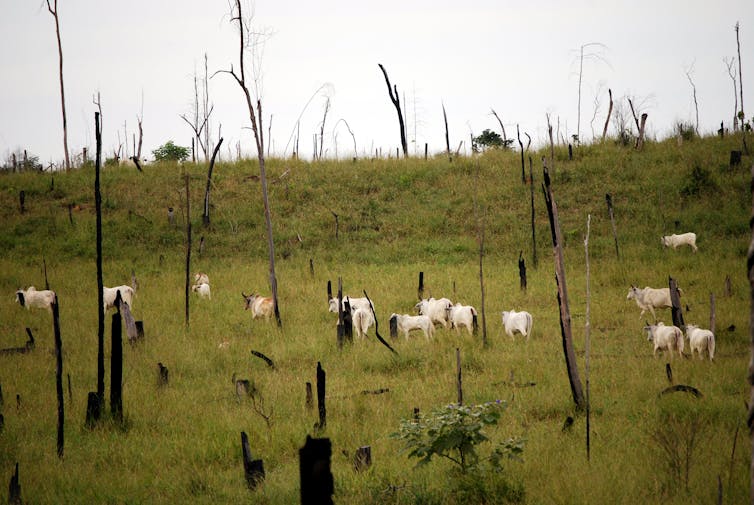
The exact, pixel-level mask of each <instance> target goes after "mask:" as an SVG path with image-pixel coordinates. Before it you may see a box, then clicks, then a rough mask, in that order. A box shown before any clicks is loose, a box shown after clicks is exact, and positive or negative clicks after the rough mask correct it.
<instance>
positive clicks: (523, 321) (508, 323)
mask: <svg viewBox="0 0 754 505" xmlns="http://www.w3.org/2000/svg"><path fill="white" fill-rule="evenodd" d="M531 325H532V317H531V314H529V313H528V312H526V311H525V310H522V311H521V312H516V311H515V310H504V311H503V326H505V333H507V334H508V336H509V337H510V338H512V339H514V340H515V337H514V336H513V335H514V334H515V333H520V334H521V335H523V336H524V337H526V340H529V335H530V334H531Z"/></svg>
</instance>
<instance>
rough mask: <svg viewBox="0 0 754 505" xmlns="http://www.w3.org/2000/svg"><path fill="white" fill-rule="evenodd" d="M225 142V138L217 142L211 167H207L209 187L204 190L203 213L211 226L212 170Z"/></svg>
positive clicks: (205, 222)
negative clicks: (210, 193) (210, 196)
mask: <svg viewBox="0 0 754 505" xmlns="http://www.w3.org/2000/svg"><path fill="white" fill-rule="evenodd" d="M222 144H223V138H222V137H220V140H219V141H218V142H217V145H216V146H215V149H214V151H212V159H210V160H209V168H208V169H207V187H206V189H205V190H204V214H203V215H202V222H203V223H204V226H209V222H210V220H209V191H210V188H211V187H212V170H213V169H214V168H215V159H216V158H217V153H219V152H220V146H221V145H222Z"/></svg>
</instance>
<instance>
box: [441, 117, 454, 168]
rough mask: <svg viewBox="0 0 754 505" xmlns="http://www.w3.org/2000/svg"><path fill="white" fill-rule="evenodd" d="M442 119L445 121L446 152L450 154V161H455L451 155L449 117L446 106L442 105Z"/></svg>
mask: <svg viewBox="0 0 754 505" xmlns="http://www.w3.org/2000/svg"><path fill="white" fill-rule="evenodd" d="M442 118H443V120H444V121H445V152H446V153H447V154H448V161H453V156H451V154H450V136H449V135H448V115H447V114H446V113H445V104H442Z"/></svg>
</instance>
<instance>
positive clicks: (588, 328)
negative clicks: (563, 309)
mask: <svg viewBox="0 0 754 505" xmlns="http://www.w3.org/2000/svg"><path fill="white" fill-rule="evenodd" d="M591 224H592V215H591V214H588V215H587V218H586V238H585V239H584V256H585V258H586V324H585V325H584V355H585V358H584V378H585V380H586V459H587V461H588V460H589V456H590V450H591V446H590V442H591V437H590V435H591V433H590V432H591V430H590V421H591V419H590V418H591V407H590V402H589V351H590V345H591V342H590V336H591V331H592V323H591V320H590V316H591V306H590V303H591V291H590V286H589V283H590V281H591V278H590V271H589V232H590V231H591Z"/></svg>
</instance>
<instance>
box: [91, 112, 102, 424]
mask: <svg viewBox="0 0 754 505" xmlns="http://www.w3.org/2000/svg"><path fill="white" fill-rule="evenodd" d="M100 117H101V114H100V112H95V113H94V131H95V137H96V142H97V154H96V157H95V161H94V207H95V212H96V243H97V245H96V247H97V402H98V405H97V406H96V408H95V407H94V406H91V408H89V407H87V424H90V423H94V422H96V421H99V419H100V415H101V414H102V412H103V411H104V409H105V312H104V310H103V307H104V306H105V298H104V297H105V294H104V283H103V281H102V192H101V191H100V167H101V165H102V127H101V125H100ZM90 413H91V415H92V417H91V419H90V418H89V414H90Z"/></svg>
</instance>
